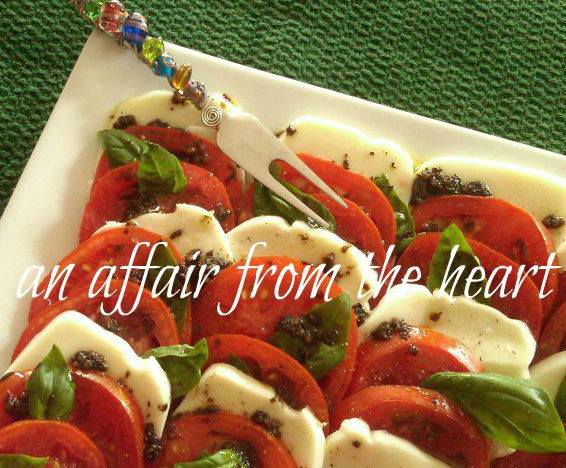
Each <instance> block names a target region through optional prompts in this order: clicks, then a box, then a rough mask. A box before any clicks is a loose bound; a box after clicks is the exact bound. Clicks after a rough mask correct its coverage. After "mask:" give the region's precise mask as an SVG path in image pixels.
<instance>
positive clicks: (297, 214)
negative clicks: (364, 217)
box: [253, 176, 336, 232]
mask: <svg viewBox="0 0 566 468" xmlns="http://www.w3.org/2000/svg"><path fill="white" fill-rule="evenodd" d="M275 177H276V178H277V180H278V181H279V183H281V185H283V186H284V187H286V188H287V189H288V190H289V191H290V192H291V193H292V194H293V195H295V196H296V197H297V198H298V199H299V200H301V201H302V202H303V203H304V204H305V205H307V206H308V207H309V208H310V209H311V210H313V211H314V212H315V213H316V214H317V215H319V216H320V217H321V218H322V219H324V220H325V221H326V222H327V223H328V230H329V231H331V232H336V221H335V220H334V216H332V213H330V211H329V210H328V208H326V206H324V205H323V204H322V203H320V202H319V201H318V200H317V199H316V198H314V197H312V196H310V195H308V194H306V193H304V192H303V191H301V190H299V189H298V188H297V187H295V186H294V185H292V184H290V183H288V182H285V181H283V180H281V179H279V178H278V177H277V176H275ZM253 211H254V215H255V216H268V215H275V216H280V217H282V218H283V219H284V220H285V221H287V222H288V223H289V224H293V222H295V221H303V222H305V223H307V224H309V225H310V226H318V224H316V222H315V221H314V220H312V219H311V218H309V217H308V216H307V215H306V214H304V213H303V212H302V211H300V210H298V209H297V208H295V207H294V206H292V205H290V204H289V203H287V202H286V201H285V200H283V199H282V198H281V197H279V196H278V195H276V194H275V193H273V192H272V191H271V190H269V189H268V188H267V187H265V186H264V185H262V184H261V183H260V182H258V181H257V180H255V181H254V208H253Z"/></svg>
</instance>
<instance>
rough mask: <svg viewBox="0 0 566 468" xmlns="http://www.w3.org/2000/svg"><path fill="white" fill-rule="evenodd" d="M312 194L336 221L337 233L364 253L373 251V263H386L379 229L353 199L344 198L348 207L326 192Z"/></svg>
mask: <svg viewBox="0 0 566 468" xmlns="http://www.w3.org/2000/svg"><path fill="white" fill-rule="evenodd" d="M312 196H313V197H314V198H316V199H317V200H318V201H319V202H320V203H322V204H323V205H324V206H325V207H326V208H328V210H329V211H330V213H332V216H334V221H336V234H338V235H339V236H340V237H341V238H342V239H344V240H345V241H346V242H349V243H350V244H353V245H355V246H356V247H357V248H358V249H360V250H361V251H362V252H364V253H370V252H371V253H373V260H372V263H373V264H374V265H383V264H384V263H385V248H384V247H383V240H382V239H381V234H380V233H379V230H378V229H377V227H376V226H375V224H374V223H373V221H372V220H371V218H370V217H369V216H368V215H367V214H366V213H364V211H363V210H362V209H361V208H360V207H359V206H358V205H356V204H355V203H354V202H353V201H351V200H348V199H344V202H345V203H346V205H348V206H347V208H344V207H343V206H341V205H340V204H338V203H337V202H336V201H334V200H333V199H332V198H331V197H330V196H329V195H326V194H325V193H313V194H312Z"/></svg>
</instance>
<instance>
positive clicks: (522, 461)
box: [491, 451, 566, 468]
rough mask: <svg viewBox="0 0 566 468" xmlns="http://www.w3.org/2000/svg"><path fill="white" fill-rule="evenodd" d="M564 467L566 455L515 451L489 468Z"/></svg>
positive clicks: (497, 460)
mask: <svg viewBox="0 0 566 468" xmlns="http://www.w3.org/2000/svg"><path fill="white" fill-rule="evenodd" d="M564 466H566V453H527V452H521V451H517V452H515V453H512V454H511V455H507V456H506V457H503V458H498V459H496V460H493V461H492V462H491V468H557V467H564Z"/></svg>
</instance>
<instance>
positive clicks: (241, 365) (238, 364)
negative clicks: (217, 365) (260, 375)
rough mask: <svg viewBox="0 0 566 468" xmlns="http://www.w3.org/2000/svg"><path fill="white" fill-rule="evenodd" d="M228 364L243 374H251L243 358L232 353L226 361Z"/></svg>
mask: <svg viewBox="0 0 566 468" xmlns="http://www.w3.org/2000/svg"><path fill="white" fill-rule="evenodd" d="M228 364H230V365H231V366H232V367H235V368H236V369H238V370H239V371H241V372H243V373H244V374H247V375H252V371H251V369H250V367H249V366H248V365H247V364H246V362H245V361H244V360H243V359H240V358H239V357H238V356H236V355H235V354H234V353H232V354H230V359H229V361H228Z"/></svg>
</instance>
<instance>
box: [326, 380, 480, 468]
mask: <svg viewBox="0 0 566 468" xmlns="http://www.w3.org/2000/svg"><path fill="white" fill-rule="evenodd" d="M349 418H361V419H363V420H364V421H365V422H366V423H367V424H368V425H369V426H370V428H371V429H372V430H386V431H388V432H390V433H391V434H394V435H396V436H399V437H403V438H404V439H407V440H409V441H411V442H412V443H413V444H415V445H416V446H417V447H419V448H421V449H422V450H424V451H426V452H429V453H430V454H431V455H433V456H435V457H437V458H440V459H441V460H444V461H446V462H447V463H450V464H454V465H457V466H467V467H482V468H483V467H487V466H489V446H490V444H489V442H488V440H487V439H486V438H485V437H484V436H483V435H482V433H481V431H480V430H479V428H478V427H477V426H476V425H475V423H474V422H473V421H472V420H471V419H470V418H469V417H468V416H467V415H466V414H464V412H463V411H462V410H461V409H460V408H459V407H458V406H456V405H455V404H454V403H453V402H452V401H450V400H449V399H448V398H446V397H445V396H443V395H442V394H440V393H438V392H435V391H433V390H427V389H424V388H419V387H405V386H399V385H383V386H379V387H369V388H366V389H364V390H361V391H359V392H357V393H354V394H353V395H351V396H349V397H348V398H346V399H345V400H343V401H342V402H341V403H340V404H339V405H338V407H337V408H336V411H335V413H334V414H333V416H332V427H331V429H332V430H337V429H338V428H339V427H340V424H341V423H342V421H344V420H345V419H349Z"/></svg>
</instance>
